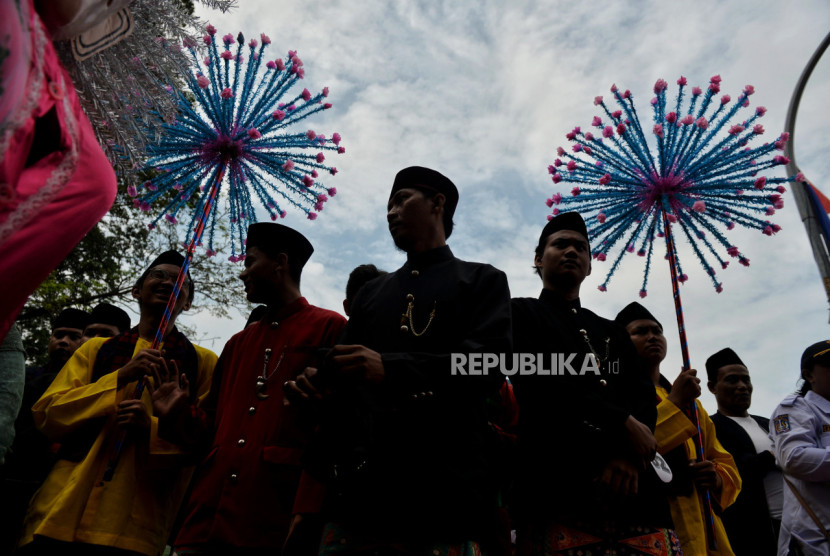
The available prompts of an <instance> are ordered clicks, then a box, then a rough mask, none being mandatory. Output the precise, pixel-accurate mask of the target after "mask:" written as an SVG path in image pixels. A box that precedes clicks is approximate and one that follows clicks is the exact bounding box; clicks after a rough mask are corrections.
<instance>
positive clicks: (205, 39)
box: [202, 35, 213, 60]
mask: <svg viewBox="0 0 830 556" xmlns="http://www.w3.org/2000/svg"><path fill="white" fill-rule="evenodd" d="M202 42H204V43H205V44H210V43H212V42H213V38H211V37H209V36H208V35H205V36H204V37H202ZM205 59H206V60H207V58H205Z"/></svg>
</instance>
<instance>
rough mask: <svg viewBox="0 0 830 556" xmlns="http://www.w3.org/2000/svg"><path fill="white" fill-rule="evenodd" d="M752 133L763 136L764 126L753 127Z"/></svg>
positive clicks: (756, 125)
mask: <svg viewBox="0 0 830 556" xmlns="http://www.w3.org/2000/svg"><path fill="white" fill-rule="evenodd" d="M752 133H754V134H755V135H763V134H764V126H762V125H761V124H755V126H753V128H752Z"/></svg>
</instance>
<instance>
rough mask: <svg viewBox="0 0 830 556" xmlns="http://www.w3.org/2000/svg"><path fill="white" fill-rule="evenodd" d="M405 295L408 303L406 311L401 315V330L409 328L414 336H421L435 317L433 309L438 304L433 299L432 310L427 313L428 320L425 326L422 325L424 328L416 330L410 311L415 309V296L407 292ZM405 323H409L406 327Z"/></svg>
mask: <svg viewBox="0 0 830 556" xmlns="http://www.w3.org/2000/svg"><path fill="white" fill-rule="evenodd" d="M406 297H407V299H409V303H408V304H407V306H406V312H405V313H404V314H402V315H401V330H403V331H404V332H405V331H406V330H409V331H410V332H412V335H413V336H416V337H417V336H423V335H424V334H426V332H427V330H429V325H430V324H432V320H433V319H434V318H435V309H436V308H437V306H438V302H437V301H433V303H432V311H430V313H429V320H428V321H427V324H426V326H424V329H423V330H421V331H420V332H418V331H416V330H415V322H414V320H413V318H412V313H413V312H414V309H415V297H414V296H413V295H412V294H409V295H407V296H406ZM407 323H409V326H408V327H407V326H406V325H407Z"/></svg>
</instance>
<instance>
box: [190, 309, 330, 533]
mask: <svg viewBox="0 0 830 556" xmlns="http://www.w3.org/2000/svg"><path fill="white" fill-rule="evenodd" d="M345 323H346V320H345V319H344V318H343V317H342V316H341V315H339V314H337V313H335V312H333V311H329V310H326V309H320V308H318V307H314V306H311V305H309V304H308V302H307V301H306V300H305V298H300V299H298V300H297V301H295V302H293V303H291V304H290V305H288V306H287V307H284V308H283V309H281V310H280V311H278V312H276V313H269V314H267V315H266V316H265V317H264V318H263V319H262V320H261V321H260V322H258V323H256V324H254V325H251V326H249V327H248V328H246V329H245V330H243V331H242V332H239V333H238V334H236V335H235V336H233V337H232V338H231V339H230V340H229V341H228V343H227V345H226V346H225V349H224V350H223V351H222V355H221V357H220V358H219V363H218V364H217V366H216V370H215V375H214V381H213V386H212V388H211V395H210V398H209V400H208V402H207V404H206V406H205V407H206V412H207V413H208V419H209V420H210V419H213V422H214V426H213V430H214V435H213V442H212V444H211V447H210V450H209V452H208V454H207V456H206V457H205V459H204V461H202V463H201V464H200V465H199V467H198V469H197V472H196V475H195V477H194V480H193V491H192V493H191V496H190V499H189V501H188V503H187V504H186V506H185V512H184V514H183V515H184V516H185V520H184V523H183V525H182V528H181V530H180V531H179V534H178V537H177V538H176V545H177V546H194V545H200V544H210V545H211V546H222V545H230V546H237V547H246V548H268V547H274V548H279V547H281V546H282V545H283V542H284V541H285V537H286V534H287V532H288V526H289V524H290V520H291V516H292V513H293V507H294V502H295V495H296V492H297V486H298V483H299V481H300V475H301V468H300V459H301V457H302V454H303V450H304V448H305V446H306V443H307V441H308V438H309V435H310V434H311V433H312V431H313V428H314V426H315V424H316V423H315V421H314V419H313V418H312V417H311V416H310V415H307V414H304V413H303V410H301V409H298V408H297V407H296V406H294V405H290V406H285V405H284V404H283V391H282V384H283V383H284V382H285V381H287V380H290V379H292V378H294V377H296V376H297V375H298V374H300V373H301V372H302V371H303V369H304V368H305V367H307V366H315V365H316V364H318V363H319V361H320V356H321V351H320V348H327V347H331V346H332V345H333V344H334V343H335V341H336V340H337V339H338V337H339V336H340V332H341V331H342V330H343V327H344V326H345ZM266 350H270V352H269V353H268V355H267V356H266ZM266 358H267V365H266ZM262 377H264V379H263V378H262ZM263 381H264V386H263V385H262V383H263Z"/></svg>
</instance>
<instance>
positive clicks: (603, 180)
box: [599, 173, 611, 185]
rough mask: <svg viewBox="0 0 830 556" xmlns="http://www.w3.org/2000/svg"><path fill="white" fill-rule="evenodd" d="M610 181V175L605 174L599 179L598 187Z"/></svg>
mask: <svg viewBox="0 0 830 556" xmlns="http://www.w3.org/2000/svg"><path fill="white" fill-rule="evenodd" d="M610 181H611V174H608V173H606V174H605V175H603V176H602V177H601V178H600V179H599V184H600V185H606V184H607V183H608V182H610Z"/></svg>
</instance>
